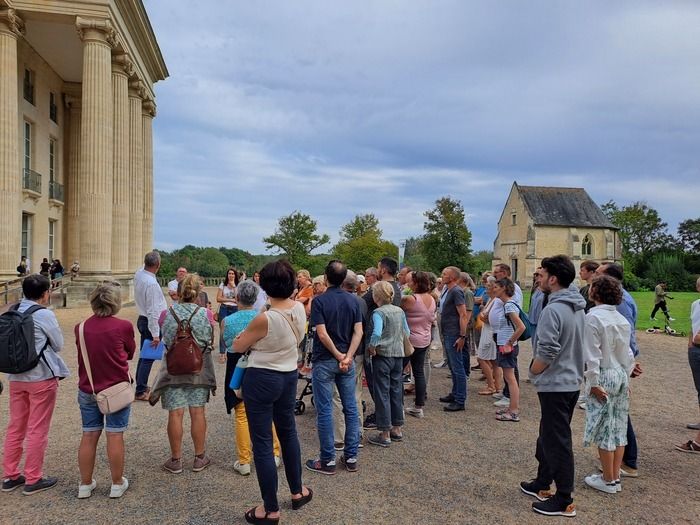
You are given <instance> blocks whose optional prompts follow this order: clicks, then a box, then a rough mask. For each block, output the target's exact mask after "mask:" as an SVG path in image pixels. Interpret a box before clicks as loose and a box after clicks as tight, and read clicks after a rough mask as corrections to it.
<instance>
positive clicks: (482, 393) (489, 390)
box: [477, 388, 497, 396]
mask: <svg viewBox="0 0 700 525" xmlns="http://www.w3.org/2000/svg"><path fill="white" fill-rule="evenodd" d="M496 392H497V390H494V389H493V388H486V389H484V390H479V392H477V393H478V394H479V395H480V396H490V395H491V394H495V393H496Z"/></svg>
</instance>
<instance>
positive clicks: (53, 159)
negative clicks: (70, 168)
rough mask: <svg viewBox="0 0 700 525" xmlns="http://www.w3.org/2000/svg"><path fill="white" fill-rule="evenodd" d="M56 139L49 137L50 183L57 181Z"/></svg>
mask: <svg viewBox="0 0 700 525" xmlns="http://www.w3.org/2000/svg"><path fill="white" fill-rule="evenodd" d="M56 151H58V150H57V148H56V139H49V184H53V183H54V182H56Z"/></svg>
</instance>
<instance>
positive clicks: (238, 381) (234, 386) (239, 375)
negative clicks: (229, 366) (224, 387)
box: [228, 355, 248, 390]
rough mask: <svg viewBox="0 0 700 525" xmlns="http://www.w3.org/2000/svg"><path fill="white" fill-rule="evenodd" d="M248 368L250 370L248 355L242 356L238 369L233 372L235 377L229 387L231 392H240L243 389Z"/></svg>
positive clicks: (232, 377) (237, 364)
mask: <svg viewBox="0 0 700 525" xmlns="http://www.w3.org/2000/svg"><path fill="white" fill-rule="evenodd" d="M246 368H248V355H244V356H242V357H241V358H240V359H239V360H238V363H236V368H235V369H234V370H233V375H232V376H231V382H230V383H229V385H228V386H229V388H230V389H231V390H238V389H239V388H241V385H242V384H243V375H244V374H245V369H246Z"/></svg>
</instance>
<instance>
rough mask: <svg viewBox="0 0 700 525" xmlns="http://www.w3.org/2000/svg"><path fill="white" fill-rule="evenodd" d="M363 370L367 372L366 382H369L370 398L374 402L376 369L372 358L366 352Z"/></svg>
mask: <svg viewBox="0 0 700 525" xmlns="http://www.w3.org/2000/svg"><path fill="white" fill-rule="evenodd" d="M363 368H364V371H365V381H367V390H369V397H371V398H372V401H374V369H373V368H372V357H370V355H369V352H367V351H365V355H364V365H363Z"/></svg>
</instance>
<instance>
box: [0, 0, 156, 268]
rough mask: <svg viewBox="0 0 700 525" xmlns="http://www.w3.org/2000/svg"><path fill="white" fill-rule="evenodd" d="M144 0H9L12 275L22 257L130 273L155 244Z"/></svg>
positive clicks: (2, 65)
mask: <svg viewBox="0 0 700 525" xmlns="http://www.w3.org/2000/svg"><path fill="white" fill-rule="evenodd" d="M167 76H168V70H167V68H166V65H165V62H164V61H163V57H162V56H161V53H160V49H159V47H158V43H157V41H156V38H155V35H154V33H153V29H152V28H151V25H150V22H149V20H148V16H147V14H146V10H145V8H144V6H143V3H142V2H141V0H73V1H64V0H50V1H49V0H44V1H41V0H23V1H20V0H0V281H1V280H4V279H8V278H12V277H15V276H16V275H17V274H16V271H15V268H16V267H17V265H18V263H19V261H20V257H21V256H22V255H24V256H27V257H28V258H29V259H30V261H31V269H32V271H38V267H39V263H40V262H41V260H42V258H44V257H47V258H49V259H51V258H59V259H61V261H62V262H63V264H64V266H66V267H70V264H71V262H72V261H73V260H78V261H79V262H80V265H81V274H82V275H83V276H86V278H89V277H90V276H94V277H95V278H97V277H98V276H107V275H110V276H115V277H119V276H124V277H125V276H126V275H128V274H129V273H133V272H134V270H136V269H137V268H138V266H139V265H140V263H141V262H142V259H143V254H144V253H145V252H146V251H148V250H150V249H152V247H153V146H152V144H153V139H152V125H153V118H154V117H155V114H156V104H155V94H154V91H153V85H154V84H155V83H156V82H158V81H159V80H164V79H165V78H166V77H167Z"/></svg>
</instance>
